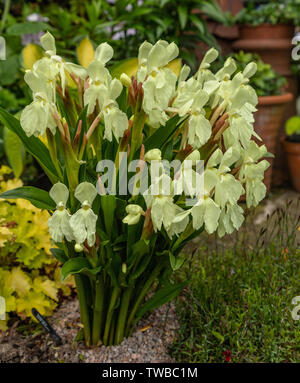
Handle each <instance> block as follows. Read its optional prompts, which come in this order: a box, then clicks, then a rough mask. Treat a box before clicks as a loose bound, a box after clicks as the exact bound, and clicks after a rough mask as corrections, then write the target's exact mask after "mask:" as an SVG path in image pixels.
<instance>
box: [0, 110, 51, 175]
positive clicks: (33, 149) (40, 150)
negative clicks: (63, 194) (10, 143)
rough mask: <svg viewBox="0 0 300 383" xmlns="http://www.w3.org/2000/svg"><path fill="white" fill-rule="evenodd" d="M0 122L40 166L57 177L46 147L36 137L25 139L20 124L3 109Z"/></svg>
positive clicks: (25, 136) (0, 113) (0, 112)
mask: <svg viewBox="0 0 300 383" xmlns="http://www.w3.org/2000/svg"><path fill="white" fill-rule="evenodd" d="M0 121H2V123H3V125H4V126H6V127H7V128H8V129H10V130H11V131H12V132H14V133H15V134H16V135H17V136H18V137H19V139H20V140H21V141H22V143H23V145H24V147H25V149H26V150H27V151H28V153H30V154H32V155H33V156H34V157H35V158H36V159H37V160H38V162H40V163H41V165H43V166H45V168H47V169H48V170H49V172H50V173H52V174H53V175H54V176H57V172H56V169H55V167H54V165H53V163H52V161H51V158H50V153H49V150H48V148H47V147H46V145H44V144H43V143H42V141H40V140H39V139H38V138H36V137H33V136H31V137H27V135H26V133H25V132H24V130H23V129H22V127H21V125H20V122H19V121H18V120H17V119H16V118H15V117H14V116H12V115H11V114H9V113H8V112H7V111H6V110H5V109H3V108H1V107H0Z"/></svg>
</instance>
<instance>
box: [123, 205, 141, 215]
mask: <svg viewBox="0 0 300 383" xmlns="http://www.w3.org/2000/svg"><path fill="white" fill-rule="evenodd" d="M126 213H128V214H134V215H136V214H142V213H143V209H142V208H141V207H140V206H139V205H134V204H132V205H127V206H126Z"/></svg>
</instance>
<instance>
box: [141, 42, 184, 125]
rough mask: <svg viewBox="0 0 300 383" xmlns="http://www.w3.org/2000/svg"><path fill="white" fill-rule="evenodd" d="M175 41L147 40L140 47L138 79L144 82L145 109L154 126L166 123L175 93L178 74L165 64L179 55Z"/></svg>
mask: <svg viewBox="0 0 300 383" xmlns="http://www.w3.org/2000/svg"><path fill="white" fill-rule="evenodd" d="M178 52H179V50H178V47H177V46H176V44H175V43H171V44H168V43H167V42H166V41H164V40H159V41H158V42H157V43H156V44H155V45H151V44H150V43H148V42H145V43H143V44H142V45H141V47H140V49H139V56H138V72H137V80H138V81H139V82H143V90H144V97H143V109H144V111H145V112H146V113H147V114H148V115H149V123H150V124H151V125H152V126H153V127H158V126H159V125H164V124H165V122H166V120H167V115H166V113H165V111H166V109H167V108H168V106H169V102H170V99H171V98H172V97H173V96H174V94H175V85H176V81H177V78H176V75H175V74H174V73H173V72H172V71H171V70H170V69H168V68H166V67H165V66H166V65H167V64H168V63H169V62H170V61H172V60H174V59H175V58H176V57H177V55H178Z"/></svg>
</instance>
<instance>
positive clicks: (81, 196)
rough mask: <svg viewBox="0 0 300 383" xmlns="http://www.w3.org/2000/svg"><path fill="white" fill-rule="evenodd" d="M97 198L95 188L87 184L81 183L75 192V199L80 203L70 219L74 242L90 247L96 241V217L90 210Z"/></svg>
mask: <svg viewBox="0 0 300 383" xmlns="http://www.w3.org/2000/svg"><path fill="white" fill-rule="evenodd" d="M96 196H97V190H96V188H95V186H94V185H93V184H91V183H89V182H82V183H81V184H79V185H78V186H77V188H76V190H75V197H76V199H78V201H80V202H81V209H79V210H78V211H77V212H76V213H75V214H74V215H72V217H71V219H70V225H71V227H72V229H73V233H74V237H75V240H76V242H77V243H78V244H82V243H83V242H84V241H85V240H86V241H87V244H88V245H89V246H90V247H92V246H93V245H94V243H95V240H96V222H97V219H98V217H97V215H96V214H95V213H94V212H93V210H92V208H91V207H92V204H93V202H94V199H95V198H96Z"/></svg>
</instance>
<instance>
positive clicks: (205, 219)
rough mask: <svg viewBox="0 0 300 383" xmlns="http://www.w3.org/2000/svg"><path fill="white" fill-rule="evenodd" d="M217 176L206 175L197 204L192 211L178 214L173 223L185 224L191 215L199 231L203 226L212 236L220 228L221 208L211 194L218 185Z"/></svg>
mask: <svg viewBox="0 0 300 383" xmlns="http://www.w3.org/2000/svg"><path fill="white" fill-rule="evenodd" d="M217 181H218V180H217V176H216V174H214V173H211V172H207V173H206V172H205V173H204V192H203V193H202V194H201V193H199V195H198V197H197V202H196V203H195V204H194V205H193V206H192V208H191V209H189V210H187V211H184V212H182V213H181V214H178V215H177V216H176V217H175V219H174V221H173V223H179V222H183V221H184V220H185V219H187V217H188V216H189V215H191V216H192V220H193V228H194V229H195V230H199V229H200V228H201V227H202V226H203V225H204V228H205V230H206V231H207V233H209V234H212V233H213V232H215V231H216V230H217V228H218V224H219V217H220V214H221V209H220V207H219V206H218V205H217V204H216V203H215V201H214V200H213V198H212V195H211V192H212V190H213V188H214V187H215V185H216V184H217Z"/></svg>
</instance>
